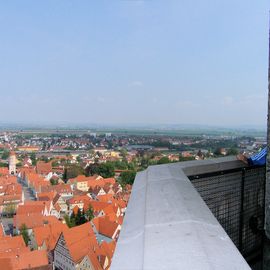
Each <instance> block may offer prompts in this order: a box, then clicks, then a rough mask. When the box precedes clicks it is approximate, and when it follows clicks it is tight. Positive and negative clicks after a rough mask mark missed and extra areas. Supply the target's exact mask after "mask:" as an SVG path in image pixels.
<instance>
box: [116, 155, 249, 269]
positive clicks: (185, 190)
mask: <svg viewBox="0 0 270 270" xmlns="http://www.w3.org/2000/svg"><path fill="white" fill-rule="evenodd" d="M232 161H235V160H234V159H227V158H225V159H219V160H218V161H217V160H212V161H211V160H207V161H200V162H196V161H195V162H181V163H175V164H167V165H160V166H152V167H149V168H148V169H147V170H146V171H144V172H140V173H139V174H138V175H137V176H136V180H135V184H134V187H133V190H132V194H131V198H130V202H129V205H128V208H127V212H126V216H125V219H124V224H123V227H122V231H121V233H120V238H119V240H118V243H117V247H116V251H115V254H114V257H113V262H112V266H111V269H112V270H137V269H144V270H148V269H149V270H151V269H153V270H154V269H155V270H156V269H159V270H162V269H166V270H167V269H179V270H181V269H185V270H186V269H193V270H196V269H198V270H204V269H205V270H208V269H211V270H213V269H218V270H221V269H226V270H227V269H228V270H233V269H235V270H244V269H250V267H249V266H248V264H247V263H246V261H245V260H244V258H243V257H242V255H241V254H240V252H239V251H238V249H237V248H236V247H235V245H234V244H233V242H232V241H231V239H230V238H229V237H228V235H227V234H226V232H225V231H224V229H223V228H222V227H221V225H220V224H219V223H218V221H217V220H216V219H215V217H214V216H213V214H212V213H211V211H210V210H209V208H208V207H207V206H206V204H205V202H204V201H203V200H202V198H201V197H200V195H199V194H198V192H197V191H196V190H195V188H194V187H193V185H192V184H191V182H190V181H189V179H188V178H187V176H186V173H185V170H186V171H188V172H189V173H191V174H192V167H193V168H195V171H196V172H198V171H199V169H198V168H197V169H196V166H200V165H204V166H206V167H205V168H203V167H201V168H200V171H205V170H206V171H207V170H208V169H207V167H208V166H209V167H208V168H209V169H211V170H212V169H213V168H214V169H215V168H219V170H220V166H225V167H226V168H227V167H228V166H229V167H230V163H231V162H232ZM222 162H223V165H221V163H222ZM238 165H239V166H240V165H241V164H238Z"/></svg>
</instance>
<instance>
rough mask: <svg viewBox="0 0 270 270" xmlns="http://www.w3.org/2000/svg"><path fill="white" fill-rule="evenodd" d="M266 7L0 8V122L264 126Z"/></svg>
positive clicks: (94, 4)
mask: <svg viewBox="0 0 270 270" xmlns="http://www.w3.org/2000/svg"><path fill="white" fill-rule="evenodd" d="M268 13H269V1H267V0H263V1H259V2H256V3H255V2H254V1H243V0H240V1H237V2H235V1H233V0H228V1H226V2H225V1H224V2H223V3H217V1H214V0H204V1H203V0H196V1H192V2H191V1H186V0H183V1H179V0H170V1H162V0H144V1H142V0H138V1H136V0H133V1H128V0H126V1H124V0H123V1H120V0H119V1H118V0H115V1H106V0H100V1H80V2H75V1H57V2H55V1H46V2H37V1H30V0H29V1H12V2H3V3H1V4H0V31H1V36H0V61H1V65H0V78H1V79H0V94H1V96H0V99H1V106H0V123H3V122H5V123H40V124H42V123H50V124H54V123H55V124H58V123H78V124H86V123H93V124H101V125H102V124H106V125H138V124H139V125H143V124H153V125H158V124H166V123H167V124H192V125H207V126H221V127H222V126H225V127H227V126H232V127H235V126H266V119H267V84H268V82H267V72H268V27H269V23H268V21H269V14H268Z"/></svg>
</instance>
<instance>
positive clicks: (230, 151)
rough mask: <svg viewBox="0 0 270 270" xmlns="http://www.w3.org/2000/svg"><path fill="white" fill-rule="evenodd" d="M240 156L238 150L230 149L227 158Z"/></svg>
mask: <svg viewBox="0 0 270 270" xmlns="http://www.w3.org/2000/svg"><path fill="white" fill-rule="evenodd" d="M236 155H238V150H237V149H236V148H230V149H229V150H228V151H227V156H236Z"/></svg>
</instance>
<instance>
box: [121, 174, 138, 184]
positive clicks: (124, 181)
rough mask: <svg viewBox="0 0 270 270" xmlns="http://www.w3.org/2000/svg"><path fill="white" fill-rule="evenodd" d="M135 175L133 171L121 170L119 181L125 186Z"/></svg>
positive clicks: (132, 180) (131, 181) (130, 182)
mask: <svg viewBox="0 0 270 270" xmlns="http://www.w3.org/2000/svg"><path fill="white" fill-rule="evenodd" d="M135 177H136V172H135V171H126V172H122V173H121V175H120V178H121V183H122V184H123V185H124V186H125V185H127V184H129V185H132V184H133V182H134V180H135Z"/></svg>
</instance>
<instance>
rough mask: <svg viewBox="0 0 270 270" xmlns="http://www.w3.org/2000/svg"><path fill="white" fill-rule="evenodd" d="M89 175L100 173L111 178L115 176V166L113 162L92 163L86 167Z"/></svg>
mask: <svg viewBox="0 0 270 270" xmlns="http://www.w3.org/2000/svg"><path fill="white" fill-rule="evenodd" d="M86 174H87V175H94V174H98V175H101V176H102V177H104V178H109V177H113V176H114V166H113V164H112V163H110V162H107V163H102V164H97V163H94V164H91V165H89V166H88V167H87V168H86Z"/></svg>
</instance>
